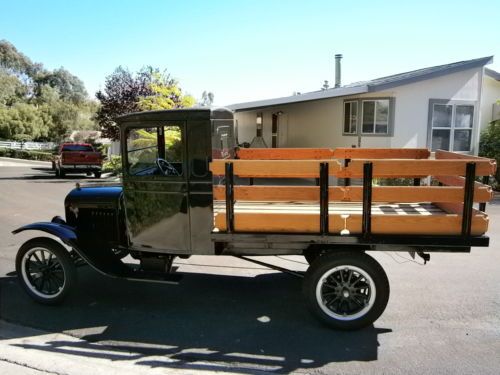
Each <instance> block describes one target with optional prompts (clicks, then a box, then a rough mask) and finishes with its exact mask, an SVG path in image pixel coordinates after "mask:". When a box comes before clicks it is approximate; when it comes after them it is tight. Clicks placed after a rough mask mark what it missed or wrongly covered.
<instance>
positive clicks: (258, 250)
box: [13, 109, 496, 330]
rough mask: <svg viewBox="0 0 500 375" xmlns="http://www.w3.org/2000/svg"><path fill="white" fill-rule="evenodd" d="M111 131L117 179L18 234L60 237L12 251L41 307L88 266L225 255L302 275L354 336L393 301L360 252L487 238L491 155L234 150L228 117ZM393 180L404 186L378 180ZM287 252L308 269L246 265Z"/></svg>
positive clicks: (318, 302)
mask: <svg viewBox="0 0 500 375" xmlns="http://www.w3.org/2000/svg"><path fill="white" fill-rule="evenodd" d="M118 124H119V126H120V131H121V139H122V146H121V147H122V148H121V151H122V156H123V157H122V160H123V177H122V183H121V184H120V185H119V186H88V187H80V186H77V187H76V188H75V189H73V190H72V191H71V192H70V193H69V194H68V195H67V197H66V199H65V202H64V205H65V212H66V218H65V219H63V218H61V217H54V218H53V219H52V221H51V222H39V223H33V224H29V225H26V226H24V227H21V228H19V229H16V230H14V231H13V233H19V232H21V231H26V230H37V231H42V232H46V233H48V234H50V235H52V237H55V239H54V238H49V237H47V236H45V237H37V238H34V239H31V240H29V241H27V242H26V243H24V244H23V245H22V246H21V248H20V249H19V251H18V254H17V258H16V270H17V274H18V278H19V281H20V283H21V285H22V286H23V287H24V289H25V290H26V292H27V293H28V294H29V295H30V296H31V297H32V298H33V299H35V300H36V301H38V302H41V303H44V304H55V303H59V302H61V301H62V300H63V299H64V298H65V297H66V295H67V294H68V292H70V290H71V289H74V288H75V283H76V266H77V265H80V264H83V263H85V264H89V265H90V266H92V267H93V268H94V269H95V270H97V271H99V272H101V273H103V274H105V275H109V276H112V277H119V278H126V279H130V280H150V281H155V282H164V283H178V282H179V280H180V278H181V276H182V275H181V274H179V273H176V272H174V268H173V267H172V263H173V261H174V258H175V257H189V256H191V255H200V254H202V255H214V256H219V255H233V256H237V257H240V258H243V259H245V260H249V261H253V262H258V263H259V264H265V265H267V266H269V267H272V268H274V269H277V270H279V271H284V272H289V273H291V274H292V275H295V276H297V277H303V278H304V284H303V285H304V293H305V298H306V300H307V303H308V305H309V306H310V308H311V309H312V311H313V312H314V313H315V314H316V315H317V316H318V317H319V318H320V319H321V320H323V321H324V322H326V323H327V324H329V325H330V326H331V327H333V328H336V329H345V330H349V329H358V328H360V327H363V326H366V325H369V324H371V323H373V322H374V321H375V320H376V319H377V318H378V317H379V316H380V315H381V314H382V312H383V311H384V309H385V307H386V305H387V303H388V299H389V281H388V278H387V276H386V274H385V272H384V270H383V269H382V267H381V266H380V265H379V263H378V262H377V261H375V259H374V258H373V257H371V256H370V255H368V254H367V251H408V252H410V253H411V254H413V255H415V254H418V255H420V256H421V257H422V258H423V259H424V260H427V259H428V257H429V254H428V253H429V252H469V251H470V249H471V247H472V246H478V247H479V246H488V243H489V239H488V237H487V236H485V233H486V231H487V226H488V217H487V215H486V214H485V204H486V202H487V201H489V200H490V199H491V198H492V192H491V189H490V187H489V186H488V185H487V176H489V175H492V174H494V172H495V168H496V165H495V163H494V161H492V160H489V159H484V158H479V157H475V156H469V155H462V154H456V153H452V152H446V151H438V152H436V153H435V155H433V156H432V157H431V154H430V152H429V150H427V149H348V148H346V149H335V150H329V149H238V147H237V144H236V143H235V137H234V133H235V131H234V119H233V113H232V112H231V111H229V110H227V109H213V110H211V109H187V110H168V111H153V112H143V113H134V114H129V115H125V116H123V117H120V118H119V119H118ZM476 176H486V177H483V180H482V183H480V182H476V181H475V179H476ZM395 178H398V179H399V180H398V181H403V182H401V186H382V185H380V184H379V182H380V181H381V179H395ZM351 179H358V180H361V179H362V181H363V185H362V186H360V185H359V184H358V185H357V186H355V184H351V183H350V182H351V181H352V180H351ZM402 179H403V180H402ZM430 180H432V181H434V182H435V183H432V184H430V183H429V181H430ZM262 181H264V182H265V183H262ZM404 181H407V182H408V181H410V182H411V184H408V183H404ZM422 181H426V184H422V185H421V182H422ZM474 203H478V204H479V209H476V208H474V207H473V206H474ZM283 254H295V255H304V256H305V259H306V260H307V261H308V262H309V263H310V267H309V268H308V270H307V272H305V273H302V272H296V271H293V270H286V269H283V268H280V267H275V266H272V265H269V264H267V263H264V262H262V261H261V260H257V259H254V258H249V256H252V255H259V256H262V255H266V256H273V255H283ZM129 256H131V257H132V258H134V259H135V260H136V261H134V262H130V261H129V262H125V261H126V259H130V257H129ZM137 260H138V261H139V262H137Z"/></svg>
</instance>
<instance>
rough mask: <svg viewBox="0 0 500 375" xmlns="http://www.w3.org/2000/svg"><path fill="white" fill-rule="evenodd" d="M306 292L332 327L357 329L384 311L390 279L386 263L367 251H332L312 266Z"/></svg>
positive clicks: (321, 317)
mask: <svg viewBox="0 0 500 375" xmlns="http://www.w3.org/2000/svg"><path fill="white" fill-rule="evenodd" d="M304 293H305V295H306V298H307V301H308V304H309V307H310V308H311V310H312V311H313V313H314V314H315V315H316V316H317V317H319V318H320V319H321V320H322V321H323V322H324V323H326V324H328V325H329V326H330V327H332V328H335V329H340V330H355V329H359V328H362V327H365V326H367V325H369V324H371V323H373V322H374V321H375V320H377V319H378V317H379V316H380V315H381V314H382V313H383V312H384V310H385V307H386V306H387V302H388V301H389V293H390V290H389V280H388V279H387V275H386V273H385V271H384V270H383V268H382V266H380V264H379V263H378V262H377V261H376V260H375V259H373V258H372V257H370V256H369V255H367V254H365V253H332V254H325V255H323V256H321V257H320V258H319V259H318V260H317V261H315V262H314V264H313V265H312V266H311V267H309V269H308V271H307V273H306V276H305V279H304Z"/></svg>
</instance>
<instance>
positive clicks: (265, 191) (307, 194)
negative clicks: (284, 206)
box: [213, 185, 319, 202]
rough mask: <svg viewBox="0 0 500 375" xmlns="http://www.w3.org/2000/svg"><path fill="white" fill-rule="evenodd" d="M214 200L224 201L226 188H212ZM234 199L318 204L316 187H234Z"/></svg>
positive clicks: (219, 186)
mask: <svg viewBox="0 0 500 375" xmlns="http://www.w3.org/2000/svg"><path fill="white" fill-rule="evenodd" d="M213 191H214V200H225V199H226V195H225V194H226V188H225V187H224V186H222V185H218V186H217V185H216V186H214V188H213ZM234 199H235V200H237V201H261V202H262V201H264V202H265V201H268V202H277V201H282V202H283V201H284V202H290V201H295V202H300V201H302V202H304V201H314V202H319V187H318V186H262V185H252V186H241V185H238V186H235V187H234Z"/></svg>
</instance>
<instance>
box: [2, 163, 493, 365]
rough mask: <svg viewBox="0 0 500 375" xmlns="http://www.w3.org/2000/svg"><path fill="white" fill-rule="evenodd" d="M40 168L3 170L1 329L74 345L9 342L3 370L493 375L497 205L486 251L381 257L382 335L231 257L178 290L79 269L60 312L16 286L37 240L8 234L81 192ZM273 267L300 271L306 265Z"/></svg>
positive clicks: (194, 262)
mask: <svg viewBox="0 0 500 375" xmlns="http://www.w3.org/2000/svg"><path fill="white" fill-rule="evenodd" d="M44 168H46V167H45V166H44V165H42V166H36V165H35V166H10V167H7V166H5V164H3V165H2V161H1V160H0V238H1V239H2V241H1V243H0V261H1V262H0V288H1V289H0V317H1V318H2V319H4V320H6V321H9V322H10V323H15V324H19V325H22V326H27V327H33V328H36V329H40V330H43V331H46V332H54V333H64V334H65V335H67V336H65V335H61V334H58V335H54V334H52V335H50V334H49V335H44V336H41V335H42V333H30V332H31V331H30V330H24V329H20V330H19V333H17V334H11V335H7V336H5V337H2V336H1V332H0V360H1V359H5V358H2V353H11V352H12V350H13V348H23V351H22V353H25V355H26V356H27V357H29V358H30V361H32V362H33V361H35V362H34V363H32V362H29V361H28V360H27V361H28V363H31V364H30V366H31V367H34V368H35V369H36V368H38V369H41V370H44V371H48V369H51V368H52V367H50V361H49V365H47V363H46V362H45V364H44V362H43V361H42V360H36V359H35V358H40V357H44V355H45V356H46V358H60V361H61V362H59V360H58V361H57V362H58V363H66V362H65V361H68V358H69V359H71V360H73V362H72V363H74V367H72V366H66V367H64V368H63V369H61V368H60V367H61V366H62V365H61V366H58V367H57V372H58V373H68V374H70V373H78V372H80V373H81V372H82V370H83V369H84V368H85V367H81V368H79V367H78V366H79V364H80V363H81V364H82V365H81V366H84V365H85V366H88V363H87V362H88V361H95V362H93V363H94V365H95V366H97V367H99V368H101V366H104V367H102V368H106V369H107V370H106V371H108V370H109V369H110V367H109V366H115V367H113V368H114V369H115V370H116V371H117V372H119V371H118V369H122V368H123V367H124V366H127V368H128V370H135V371H137V372H140V373H142V372H151V373H157V372H158V373H164V372H167V371H172V370H176V372H177V371H180V372H183V371H185V372H186V373H193V372H195V371H212V370H213V371H220V372H232V373H240V374H247V373H256V372H262V371H263V372H276V373H288V372H297V373H318V374H337V373H338V374H360V373H363V374H366V373H368V374H370V373H391V374H392V373H395V374H438V373H449V374H457V373H458V374H460V373H461V374H471V373H476V374H498V371H499V370H498V369H500V355H499V353H500V288H499V286H500V271H499V269H500V252H499V250H500V204H499V202H496V203H494V204H492V205H490V206H489V207H488V211H489V213H490V220H491V226H490V235H491V237H492V246H491V247H490V248H488V249H479V248H478V249H473V251H472V253H471V254H436V255H433V256H432V259H431V262H430V263H429V264H428V265H426V266H420V265H417V264H415V263H413V262H409V261H407V260H406V258H408V255H407V254H405V253H401V254H392V256H390V255H389V254H385V253H380V254H374V256H375V257H376V258H377V259H378V260H379V261H380V262H381V264H382V265H383V266H384V268H385V269H386V271H387V273H388V276H389V280H390V282H391V299H390V301H389V305H388V307H387V310H386V311H385V313H384V315H383V316H382V317H381V318H380V319H379V320H378V321H377V322H376V323H375V325H374V326H373V327H369V328H367V329H364V330H361V331H357V332H350V333H347V332H335V331H331V330H329V329H327V328H325V327H324V326H322V325H321V324H319V323H318V322H317V321H316V320H315V319H314V318H313V317H312V316H311V315H310V314H309V313H308V311H307V310H306V308H305V306H304V301H303V299H302V297H301V294H300V287H301V285H300V281H299V280H297V279H294V278H293V277H291V276H288V275H284V274H280V273H275V272H270V271H268V270H265V269H262V268H261V267H258V266H255V265H253V264H249V263H245V262H243V261H240V260H236V259H233V258H227V257H220V258H215V259H213V258H211V257H192V258H190V259H189V260H182V261H179V262H178V265H179V266H180V270H181V271H184V272H186V273H187V276H186V277H185V278H184V281H183V282H182V283H181V284H180V285H179V286H164V285H156V284H148V283H140V282H128V281H124V280H115V279H109V278H105V277H102V276H100V275H98V274H96V273H95V272H93V271H92V270H91V269H88V268H82V269H79V284H78V287H79V289H78V292H77V293H73V294H72V295H70V296H69V298H68V300H67V301H66V302H65V303H64V305H62V306H59V307H46V306H40V305H37V304H35V303H34V302H32V301H31V300H30V299H29V298H28V297H27V296H26V295H25V294H24V293H23V292H22V290H21V289H20V287H19V286H18V285H17V283H16V281H15V278H14V277H13V276H9V273H10V272H12V271H13V269H14V257H15V253H16V250H17V248H18V247H19V245H20V244H21V243H22V242H23V241H24V240H26V239H27V238H29V237H30V234H21V235H18V236H12V235H11V234H10V231H11V230H12V229H14V228H15V227H17V226H20V225H22V224H25V223H29V222H32V221H37V220H47V219H50V218H51V217H52V216H54V215H63V206H62V202H63V199H64V196H65V194H66V193H67V192H68V191H69V190H70V189H71V188H72V187H73V186H74V183H75V182H76V181H78V179H69V178H66V179H55V178H53V177H52V176H51V175H50V172H49V171H48V170H46V169H44ZM31 235H32V234H31ZM402 257H404V258H402ZM275 262H276V263H277V264H281V265H285V264H286V265H287V266H289V267H292V268H296V269H304V268H305V265H304V264H303V260H302V259H301V257H286V258H276V259H275ZM205 273H207V274H205ZM0 328H1V327H0ZM9 332H10V331H9ZM14 332H16V331H15V330H14ZM36 332H38V331H36ZM2 345H4V348H5V350H2V349H1V347H2ZM7 349H9V350H10V351H7ZM24 349H27V350H24ZM12 355H13V356H15V354H12ZM103 361H104V362H106V365H104V364H103V363H104V362H103ZM15 363H19V362H15ZM21 363H22V361H21ZM53 363H55V362H53ZM0 364H1V362H0ZM9 366H12V365H9ZM44 366H45V367H44ZM47 366H49V367H47ZM53 366H56V365H55V364H54V365H53ZM0 368H2V367H1V366H0ZM54 368H55V367H54ZM79 370H80V371H79ZM29 371H31V370H29ZM120 371H122V370H120ZM26 373H30V372H28V369H27V368H26ZM124 373H125V372H124Z"/></svg>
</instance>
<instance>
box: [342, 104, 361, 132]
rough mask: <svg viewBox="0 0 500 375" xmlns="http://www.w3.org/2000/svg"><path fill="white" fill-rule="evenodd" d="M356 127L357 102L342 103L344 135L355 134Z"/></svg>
mask: <svg viewBox="0 0 500 375" xmlns="http://www.w3.org/2000/svg"><path fill="white" fill-rule="evenodd" d="M357 126H358V102H357V101H350V102H344V133H345V134H356V133H357Z"/></svg>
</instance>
